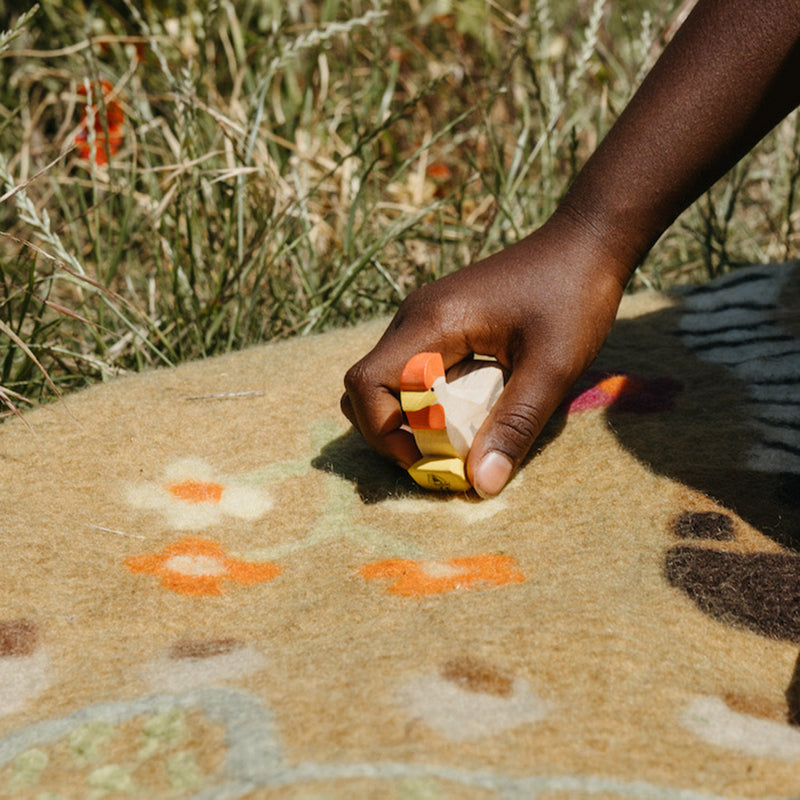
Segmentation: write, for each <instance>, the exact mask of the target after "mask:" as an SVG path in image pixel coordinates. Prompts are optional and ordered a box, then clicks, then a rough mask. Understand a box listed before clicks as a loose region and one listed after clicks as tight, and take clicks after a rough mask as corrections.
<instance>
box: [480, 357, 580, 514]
mask: <svg viewBox="0 0 800 800" xmlns="http://www.w3.org/2000/svg"><path fill="white" fill-rule="evenodd" d="M575 378H577V375H574V376H569V377H564V378H557V377H555V373H554V372H553V371H552V370H550V371H548V370H546V369H544V368H543V366H542V365H539V366H538V368H537V367H535V366H534V365H533V364H532V363H531V362H530V361H529V362H528V363H527V364H525V363H522V364H518V365H516V366H515V368H514V370H513V371H512V373H511V376H510V378H509V380H508V382H507V383H506V386H505V388H504V389H503V392H502V394H501V395H500V397H499V399H498V400H497V402H496V403H495V405H494V407H493V408H492V410H491V411H490V413H489V416H488V417H487V418H486V420H485V421H484V423H483V425H482V426H481V428H480V430H479V431H478V433H477V434H476V436H475V440H474V441H473V443H472V447H471V448H470V452H469V456H468V458H467V474H468V475H469V478H470V482H471V483H472V485H473V487H474V488H475V491H476V492H477V493H478V494H479V495H480V496H481V497H484V498H487V497H494V496H495V495H497V494H499V493H500V492H501V491H502V490H503V488H504V487H505V486H506V484H507V483H508V481H509V480H510V478H511V476H512V475H513V473H514V471H515V470H516V469H517V467H519V465H520V464H521V463H522V461H523V459H524V458H525V456H526V455H527V454H528V452H529V450H530V449H531V446H532V445H533V443H534V441H535V440H536V438H537V437H538V436H539V434H540V433H541V431H542V428H544V426H545V424H546V423H547V420H548V419H549V418H550V416H551V415H552V414H553V412H554V411H555V410H556V408H558V405H559V404H560V402H561V400H562V399H563V397H564V394H565V393H566V392H567V391H568V389H569V387H570V386H571V384H572V382H573V380H574V379H575Z"/></svg>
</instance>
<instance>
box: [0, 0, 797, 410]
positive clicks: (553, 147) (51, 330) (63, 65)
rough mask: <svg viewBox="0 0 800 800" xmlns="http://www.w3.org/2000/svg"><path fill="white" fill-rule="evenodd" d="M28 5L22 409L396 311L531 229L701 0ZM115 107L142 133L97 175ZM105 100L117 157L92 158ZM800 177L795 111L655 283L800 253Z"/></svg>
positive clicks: (2, 167)
mask: <svg viewBox="0 0 800 800" xmlns="http://www.w3.org/2000/svg"><path fill="white" fill-rule="evenodd" d="M8 5H9V4H8V3H6V2H2V0H0V29H2V30H6V31H8V32H9V33H8V34H6V35H4V36H3V37H2V38H1V39H0V405H5V407H6V408H7V409H12V408H25V407H27V406H28V405H30V404H34V403H38V402H41V401H42V400H44V399H48V398H51V397H52V396H53V395H54V394H55V393H57V392H62V391H67V390H70V389H73V388H76V387H79V386H84V385H86V384H88V383H91V382H94V381H97V380H101V379H105V378H107V377H109V376H113V375H116V374H120V373H124V372H129V371H135V370H139V369H142V368H145V367H150V366H155V365H169V364H176V363H179V362H181V361H184V360H187V359H193V358H200V357H204V356H209V355H213V354H215V353H220V352H224V351H227V350H230V349H234V348H241V347H245V346H247V345H250V344H253V343H255V342H260V341H264V340H269V339H275V338H280V337H287V336H293V335H298V334H306V333H310V332H313V331H319V330H323V329H326V328H330V327H332V326H337V325H343V324H353V323H355V322H357V321H359V320H361V319H364V318H367V317H370V316H374V315H376V314H381V313H387V312H390V311H392V310H393V309H394V308H395V307H396V305H397V303H398V302H399V301H400V300H401V299H402V297H404V296H405V295H406V294H407V293H408V292H409V291H411V290H413V289H414V288H415V287H417V286H419V285H420V284H422V283H424V282H426V281H429V280H432V279H434V278H436V277H438V276H440V275H442V274H445V273H446V272H449V271H451V270H453V269H457V268H459V267H461V266H463V265H465V264H467V263H469V262H470V261H472V260H474V259H476V258H479V257H480V256H482V255H484V254H487V253H489V252H491V251H494V250H497V249H498V248H500V247H503V246H504V245H507V244H510V243H511V242H513V241H515V240H516V239H518V238H519V237H521V236H523V235H524V234H525V233H526V232H528V231H530V230H532V229H533V228H534V227H536V226H537V225H539V224H541V222H542V221H543V220H544V219H546V217H547V216H548V215H549V214H550V213H551V211H552V210H553V208H554V207H555V205H556V203H557V202H558V199H559V197H560V196H561V195H562V194H563V192H564V190H565V188H566V186H567V185H568V184H569V181H570V180H571V179H572V177H573V176H574V174H575V172H576V171H577V170H578V169H579V167H580V165H581V164H582V163H583V161H584V160H585V158H586V157H587V156H588V154H589V153H590V152H591V151H592V149H593V148H594V146H595V145H596V143H597V142H598V140H599V139H600V138H601V137H602V136H603V135H604V134H605V132H606V131H607V130H608V128H609V127H610V125H611V124H612V123H613V120H614V118H615V117H616V115H617V114H618V113H619V111H620V110H621V109H622V108H623V107H624V105H625V103H626V101H627V99H628V98H629V97H630V95H631V93H632V92H633V90H634V88H635V86H636V84H637V82H638V80H640V78H641V76H642V74H643V72H644V70H645V68H646V66H647V64H648V63H651V61H652V59H653V58H654V56H655V55H656V54H657V52H658V51H659V49H660V47H661V45H662V42H661V40H660V38H659V33H660V31H661V30H662V28H663V24H664V21H665V20H667V19H669V18H670V16H671V14H672V13H673V12H674V10H675V8H676V6H677V5H678V0H649V2H648V1H647V0H629V1H628V2H619V3H613V4H611V3H606V2H599V1H597V2H590V1H589V0H575V2H574V3H573V5H572V6H567V5H566V4H563V3H557V4H556V3H555V2H552V1H551V0H530V1H529V2H518V3H491V2H485V0H465V2H459V3H456V2H452V3H451V2H447V0H432V2H423V0H402V1H401V0H396V1H395V2H389V1H388V0H387V2H381V0H351V2H339V0H325V1H324V2H319V3H311V2H301V1H300V0H280V1H279V0H242V1H241V2H236V3H231V2H214V0H209V1H208V2H191V1H190V2H187V3H178V2H175V0H161V2H155V0H152V1H151V2H147V3H145V4H141V3H134V2H128V0H107V1H106V2H105V3H97V4H92V6H91V10H90V11H87V10H86V8H84V6H83V5H82V4H81V3H79V2H64V1H63V0H41V2H40V4H39V6H38V7H37V9H36V10H35V11H33V12H32V15H31V17H30V19H25V18H24V17H22V18H21V17H20V15H19V13H18V11H14V12H13V13H12V12H11V10H10V9H9V8H8V7H7V6H8ZM556 6H557V8H558V9H559V10H558V11H557V10H556V8H555V7H556ZM137 9H141V10H137ZM101 81H106V82H108V85H109V86H111V87H113V89H112V91H111V93H110V94H108V96H105V97H103V92H102V90H101V83H100V82H101ZM90 98H91V100H92V101H93V102H92V103H89V102H88V100H89V99H90ZM115 103H118V104H119V106H120V108H121V110H122V112H123V113H124V117H125V122H124V126H123V128H122V134H123V140H122V144H121V146H120V148H119V150H117V151H116V152H113V153H110V159H109V163H108V164H105V163H97V162H98V161H105V159H104V157H103V156H105V155H107V153H106V150H105V146H104V139H105V137H106V133H113V131H109V122H111V123H112V125H111V127H112V128H113V127H114V125H113V122H114V113H115V105H114V104H115ZM87 114H88V115H89V118H90V120H89V122H90V124H89V126H88V128H89V129H88V145H89V146H91V145H92V144H94V145H95V152H97V153H100V157H99V158H95V159H92V158H91V157H89V158H86V157H82V156H83V155H84V154H83V153H82V152H81V148H80V147H76V133H77V132H78V131H79V130H80V129H81V127H82V125H83V127H86V126H85V123H83V122H82V121H83V120H85V119H86V117H87ZM92 117H94V118H95V119H96V120H97V131H96V132H95V126H94V125H92V124H91V118H92ZM798 174H800V127H798V119H797V116H796V115H795V116H794V117H792V118H790V119H789V120H787V121H786V122H785V123H784V124H783V125H781V126H780V128H779V129H778V130H777V131H776V132H775V134H774V135H772V136H771V137H770V138H769V139H767V140H766V141H765V142H764V143H763V144H762V146H761V147H759V149H758V150H757V151H756V152H755V153H754V154H753V155H752V156H751V157H750V158H748V159H747V160H746V161H745V162H743V164H742V165H741V166H740V167H738V168H737V170H736V171H734V173H732V175H731V176H729V177H728V178H726V179H725V180H724V181H722V182H721V183H720V184H719V185H718V186H717V187H716V188H715V189H714V190H713V192H711V193H710V194H709V195H708V196H706V197H704V198H703V199H702V200H701V201H699V202H698V203H697V204H696V205H695V206H694V207H693V208H692V209H691V210H690V211H688V212H687V213H686V214H685V215H684V216H683V217H682V218H681V219H680V220H679V222H678V223H677V224H676V225H675V226H674V227H673V229H672V230H671V231H670V232H669V233H668V234H667V235H666V236H665V237H664V238H663V240H662V241H661V242H660V243H659V245H658V246H657V247H656V248H655V249H654V251H653V252H652V254H651V255H650V257H649V258H648V260H647V262H646V263H645V264H644V265H643V267H642V268H641V269H640V271H639V273H638V275H637V277H636V279H635V280H634V283H633V286H634V287H636V286H641V285H647V286H653V287H656V288H664V287H668V286H671V285H673V284H675V283H680V282H686V281H699V280H704V279H706V278H708V277H710V276H713V275H716V274H718V273H720V272H723V271H725V270H726V269H729V268H730V267H731V266H735V265H737V264H740V263H748V262H754V261H766V260H772V259H785V258H787V257H790V256H792V255H793V254H794V253H796V251H797V246H798V242H799V241H800V237H799V236H798V232H797V229H798V227H800V213H798V211H797V210H796V206H797V201H796V197H795V195H796V187H797V183H798Z"/></svg>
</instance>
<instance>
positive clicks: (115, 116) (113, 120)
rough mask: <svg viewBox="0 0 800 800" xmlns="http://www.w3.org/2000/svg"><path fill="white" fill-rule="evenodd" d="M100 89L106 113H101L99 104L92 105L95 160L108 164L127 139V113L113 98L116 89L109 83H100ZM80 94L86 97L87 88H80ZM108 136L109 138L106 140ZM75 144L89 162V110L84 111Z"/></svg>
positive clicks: (79, 153)
mask: <svg viewBox="0 0 800 800" xmlns="http://www.w3.org/2000/svg"><path fill="white" fill-rule="evenodd" d="M100 88H101V89H102V90H103V104H102V109H103V110H104V111H105V113H102V112H101V110H100V104H99V103H92V106H91V108H92V116H93V117H94V124H93V128H94V144H95V155H94V158H95V161H96V163H97V164H107V163H108V157H109V156H113V155H114V154H115V153H116V152H117V151H118V150H119V148H120V147H121V146H122V142H123V139H124V138H125V133H124V125H125V112H124V111H123V110H122V106H121V105H120V104H119V102H117V101H116V100H114V99H112V98H111V94H112V92H113V90H114V87H113V85H112V84H111V83H110V82H109V81H100ZM78 94H79V95H83V96H84V97H85V96H86V87H85V86H79V87H78ZM106 134H107V135H108V138H106ZM75 144H76V146H77V148H78V156H79V157H80V158H84V159H87V160H88V159H90V158H91V157H92V148H91V143H90V141H89V111H88V109H84V111H83V119H82V120H81V127H80V130H79V131H78V132H77V133H76V134H75Z"/></svg>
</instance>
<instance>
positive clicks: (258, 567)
mask: <svg viewBox="0 0 800 800" xmlns="http://www.w3.org/2000/svg"><path fill="white" fill-rule="evenodd" d="M125 564H126V565H127V567H128V569H129V570H130V571H131V572H134V573H144V574H148V575H157V576H158V577H159V578H161V585H162V586H164V587H165V588H167V589H171V590H172V591H173V592H177V593H178V594H185V595H193V596H203V595H219V594H222V582H223V581H225V580H228V581H233V582H234V583H239V584H242V585H243V586H250V585H251V584H254V583H263V582H265V581H271V580H272V579H273V578H275V577H277V576H278V575H279V574H280V571H281V570H280V567H278V566H277V565H276V564H272V563H270V562H264V563H253V562H250V561H241V560H239V559H238V558H233V557H231V556H229V555H228V554H227V553H226V552H225V550H224V549H223V548H222V547H221V546H220V545H219V544H217V543H216V542H212V541H209V540H208V539H196V538H186V539H180V540H179V541H177V542H175V543H174V544H171V545H168V546H167V547H165V548H164V550H163V551H162V552H160V553H154V554H151V555H143V556H133V557H132V558H128V559H126V561H125Z"/></svg>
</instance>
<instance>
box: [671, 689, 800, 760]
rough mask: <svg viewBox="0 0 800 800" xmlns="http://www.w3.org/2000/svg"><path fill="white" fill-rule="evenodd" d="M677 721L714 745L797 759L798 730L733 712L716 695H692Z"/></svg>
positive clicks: (758, 755) (750, 753) (799, 752)
mask: <svg viewBox="0 0 800 800" xmlns="http://www.w3.org/2000/svg"><path fill="white" fill-rule="evenodd" d="M681 723H682V724H683V726H684V727H685V728H687V729H688V730H690V731H691V732H692V733H693V734H694V735H695V736H698V737H700V738H701V739H703V740H704V741H706V742H708V743H709V744H713V745H716V746H717V747H724V748H726V749H728V750H736V751H738V752H739V753H743V754H744V755H748V756H755V757H756V758H778V759H781V760H782V761H798V760H800V731H798V730H797V729H796V728H793V727H791V726H790V725H789V724H788V723H781V722H773V721H772V720H768V719H762V718H761V717H756V716H754V715H752V714H743V713H742V712H740V711H734V710H733V709H731V708H730V707H729V706H728V705H727V703H725V701H724V700H722V698H719V697H711V696H707V695H703V696H700V697H695V698H693V699H692V700H691V701H690V702H689V703H688V704H687V705H686V707H685V708H684V710H683V713H682V714H681Z"/></svg>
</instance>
